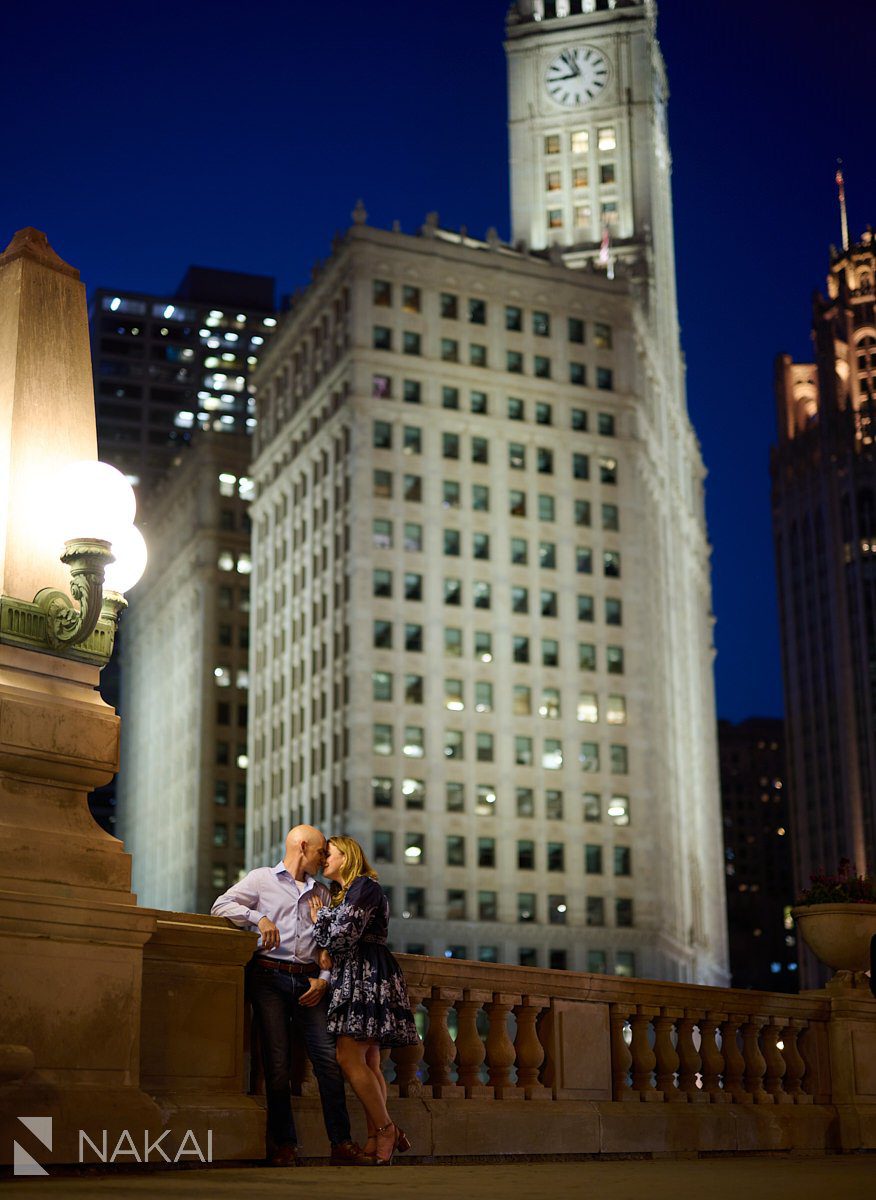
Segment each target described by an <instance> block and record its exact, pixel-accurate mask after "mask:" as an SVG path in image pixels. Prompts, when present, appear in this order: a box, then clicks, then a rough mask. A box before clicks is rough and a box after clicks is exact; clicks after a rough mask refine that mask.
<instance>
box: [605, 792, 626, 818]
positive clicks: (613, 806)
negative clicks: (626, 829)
mask: <svg viewBox="0 0 876 1200" xmlns="http://www.w3.org/2000/svg"><path fill="white" fill-rule="evenodd" d="M606 814H607V816H608V817H609V819H610V820H611V822H612V824H613V825H629V823H630V800H629V797H628V796H612V798H611V799H610V800H609V802H608V808H607V809H606Z"/></svg>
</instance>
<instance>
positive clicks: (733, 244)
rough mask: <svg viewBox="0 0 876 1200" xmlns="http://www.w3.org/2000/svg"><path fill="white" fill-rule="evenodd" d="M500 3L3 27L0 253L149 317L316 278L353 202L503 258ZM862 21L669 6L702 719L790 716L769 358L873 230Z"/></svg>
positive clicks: (59, 13)
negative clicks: (203, 287)
mask: <svg viewBox="0 0 876 1200" xmlns="http://www.w3.org/2000/svg"><path fill="white" fill-rule="evenodd" d="M506 7H507V5H506V0H469V2H468V3H464V2H461V0H457V2H456V3H450V2H448V0H445V3H441V4H436V3H427V2H426V0H410V2H404V0H373V2H370V3H369V2H368V0H322V3H319V4H311V3H307V2H305V0H295V2H294V3H292V2H290V0H273V2H271V3H268V2H266V0H262V2H261V3H254V4H251V5H245V4H240V3H230V2H228V0H211V2H210V3H202V2H201V0H186V2H184V3H179V2H176V3H173V4H170V3H165V2H163V0H156V2H153V3H150V4H147V5H142V6H141V5H137V4H123V3H120V2H119V0H116V2H115V3H113V4H109V3H98V2H95V0H86V3H84V4H79V5H77V4H70V3H64V4H60V3H53V2H50V3H44V4H41V5H39V6H37V7H36V8H34V7H26V6H25V5H23V4H15V5H7V6H6V8H5V10H4V14H3V19H2V33H3V43H4V51H5V54H4V59H5V62H4V69H3V73H2V78H0V101H2V107H0V111H2V113H3V117H4V120H3V126H4V128H3V162H4V169H3V172H2V185H0V242H2V244H4V245H5V243H6V242H7V241H8V240H9V238H10V237H11V236H12V234H13V232H14V231H15V230H16V229H19V228H21V227H22V226H24V225H35V226H37V227H38V228H40V229H43V230H45V231H46V232H47V233H48V235H49V239H50V241H51V242H52V244H53V245H54V247H55V249H56V250H57V251H58V252H59V253H60V254H61V256H62V257H63V258H65V259H67V261H69V262H71V263H73V264H74V265H75V266H76V267H78V268H79V269H80V271H81V273H82V278H83V279H84V281H85V283H86V284H87V285H88V287H89V288H93V287H97V286H107V287H117V288H120V289H124V288H131V289H138V290H142V291H155V292H167V291H170V290H172V289H173V288H174V287H175V285H176V284H177V282H178V281H179V280H180V279H181V277H182V275H183V273H184V271H185V268H186V266H187V265H188V264H189V263H198V264H203V265H209V266H216V267H227V268H230V269H234V270H242V271H256V272H262V273H265V274H271V275H275V276H276V277H277V279H278V284H279V287H280V289H281V290H282V291H290V290H292V289H293V288H295V287H297V286H299V285H301V284H304V283H306V282H307V280H308V278H309V271H310V266H311V264H312V263H313V261H314V260H315V259H318V258H323V257H326V256H327V254H328V252H329V246H330V241H331V237H332V234H333V233H334V231H335V230H337V229H343V228H344V227H346V226H347V225H348V224H349V223H350V220H349V214H350V210H351V209H352V207H353V204H354V203H355V201H356V199H357V197H359V196H361V197H362V198H363V199H364V201H365V205H366V207H367V209H368V213H369V221H370V222H371V223H372V224H375V225H381V226H388V225H389V224H390V223H391V222H392V221H393V220H394V219H396V218H397V219H399V220H400V221H401V223H402V228H403V229H405V230H406V231H409V232H413V231H414V230H415V229H416V228H417V227H418V226H419V225H420V224H421V223H422V221H423V218H424V215H425V214H426V213H427V212H428V211H430V210H437V211H438V213H439V214H440V219H441V223H442V224H443V225H447V226H449V227H458V226H459V225H460V224H465V225H467V226H468V228H469V230H470V231H471V232H472V233H473V234H475V235H482V234H483V233H484V231H485V230H486V229H487V227H488V226H490V225H495V226H496V227H497V228H498V230H499V232H500V235H501V236H503V237H507V236H508V233H509V216H508V178H507V149H506V129H505V67H504V53H503V49H502V30H503V19H504V14H505V10H506ZM871 31H872V9H871V5H870V4H867V3H866V2H865V0H832V2H831V3H830V4H815V3H811V4H808V5H803V4H800V3H799V2H798V0H768V2H761V3H758V4H755V3H751V2H745V3H742V2H741V0H739V2H731V0H699V2H694V0H665V2H664V4H663V5H662V7H661V12H660V20H659V32H660V38H661V44H662V47H663V52H664V55H665V57H666V60H667V64H668V68H669V79H670V88H671V100H670V110H669V121H670V137H671V142H672V150H673V162H674V194H675V224H676V250H677V262H678V276H679V298H680V310H681V325H682V341H683V347H684V350H685V353H686V356H687V363H688V400H689V406H690V411H691V416H692V418H693V422H694V425H695V427H696V429H697V432H698V434H699V437H700V441H701V443H702V447H703V454H704V457H705V461H706V466H707V468H708V471H709V478H708V480H707V488H708V517H709V532H710V536H711V541H712V544H713V546H714V590H715V611H716V615H717V618H718V624H717V629H716V637H717V644H718V659H717V666H716V672H717V685H718V711H719V714H720V715H721V716H726V717H729V718H731V719H734V720H738V719H741V718H743V717H745V716H749V715H754V714H778V713H781V711H782V696H781V676H780V665H779V650H778V634H777V615H776V598H775V583H774V571H773V559H772V542H771V533H770V510H769V475H768V469H767V464H768V452H769V446H770V444H771V442H772V441H773V439H774V429H775V416H774V404H773V395H772V363H773V358H774V355H775V354H776V353H778V352H780V351H788V352H790V353H792V354H793V355H794V356H795V357H798V358H805V357H806V356H807V355H808V353H809V314H810V296H811V293H812V291H813V289H815V288H820V287H821V286H822V285H823V279H824V274H825V270H826V266H827V252H828V246H829V244H830V243H831V242H836V241H838V240H839V219H838V215H837V207H836V192H835V186H834V179H833V177H834V171H835V160H836V157H837V156H838V155H840V156H842V157H843V159H844V163H845V174H846V189H847V194H848V200H849V219H850V225H851V230H852V235H853V237H854V236H855V235H856V234H857V233H859V232H860V231H861V229H863V227H864V226H865V225H866V223H867V222H868V221H871V220H873V221H874V222H876V203H874V202H873V200H872V199H871V198H872V197H873V196H874V184H876V159H874V156H873V154H872V151H871V150H868V149H867V147H868V146H870V144H871V141H870V140H871V136H872V125H873V113H874V106H873V96H872V64H871V62H870V55H869V50H868V49H867V48H868V47H869V44H870V41H871Z"/></svg>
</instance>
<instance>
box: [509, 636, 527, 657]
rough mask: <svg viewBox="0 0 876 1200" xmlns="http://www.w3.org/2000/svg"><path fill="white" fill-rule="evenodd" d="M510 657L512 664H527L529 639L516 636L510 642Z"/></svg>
mask: <svg viewBox="0 0 876 1200" xmlns="http://www.w3.org/2000/svg"><path fill="white" fill-rule="evenodd" d="M511 657H512V659H513V660H514V662H517V663H528V662H529V638H528V637H523V636H522V635H516V636H515V637H514V639H513V642H512V649H511Z"/></svg>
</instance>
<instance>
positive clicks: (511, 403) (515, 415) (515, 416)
mask: <svg viewBox="0 0 876 1200" xmlns="http://www.w3.org/2000/svg"><path fill="white" fill-rule="evenodd" d="M525 419H526V412H525V406H524V403H523V401H522V400H519V399H518V398H517V397H516V396H509V397H508V420H509V421H524V420H525Z"/></svg>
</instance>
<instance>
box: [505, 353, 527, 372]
mask: <svg viewBox="0 0 876 1200" xmlns="http://www.w3.org/2000/svg"><path fill="white" fill-rule="evenodd" d="M505 370H506V371H508V372H509V373H510V374H511V375H522V374H523V355H522V354H521V353H520V351H519V350H506V351H505Z"/></svg>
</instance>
